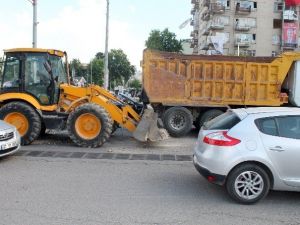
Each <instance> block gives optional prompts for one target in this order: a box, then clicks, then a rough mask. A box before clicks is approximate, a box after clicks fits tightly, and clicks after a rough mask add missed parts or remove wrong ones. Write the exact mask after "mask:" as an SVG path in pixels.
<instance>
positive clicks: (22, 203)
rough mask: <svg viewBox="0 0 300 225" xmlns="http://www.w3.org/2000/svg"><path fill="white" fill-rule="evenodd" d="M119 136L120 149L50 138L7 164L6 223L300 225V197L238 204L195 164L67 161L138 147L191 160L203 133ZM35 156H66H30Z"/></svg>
mask: <svg viewBox="0 0 300 225" xmlns="http://www.w3.org/2000/svg"><path fill="white" fill-rule="evenodd" d="M115 138H116V139H118V138H119V139H120V140H119V139H118V141H117V140H115ZM115 138H114V137H113V138H112V140H111V142H112V143H114V144H118V143H119V144H120V145H119V146H118V147H117V146H114V147H113V146H111V144H112V143H108V144H107V145H106V147H104V148H101V149H80V148H77V147H74V146H72V145H71V146H69V144H64V143H60V141H57V142H55V141H54V139H52V138H50V139H51V141H49V137H48V139H45V140H43V141H49V142H48V143H49V144H47V143H42V142H43V141H40V142H36V143H34V145H31V146H27V147H24V148H23V150H22V151H23V153H24V154H20V155H16V156H12V157H7V158H4V159H2V160H0V171H1V176H0V202H1V204H0V218H1V220H0V224H3V225H4V224H5V225H27V224H28V225H35V224H36V225H42V224H47V225H48V224H51V225H52V224H57V225H65V224H70V225H77V224H78V225H79V224H83V225H94V224H105V225H106V224H107V225H115V224H116V225H118V224H126V225H127V224H128V225H140V224H143V225H144V224H146V225H148V224H151V225H154V224H157V225H175V224H187V225H189V224H193V225H194V224H195V225H197V224H201V225H202V224H203V225H206V224H212V225H215V224H264V225H265V224H288V225H296V224H300V193H292V192H271V193H270V194H269V196H268V197H267V198H266V199H264V200H263V201H261V202H259V203H258V204H256V205H251V206H244V205H238V204H236V203H234V202H232V201H231V200H230V199H229V198H228V196H227V194H226V192H225V190H224V189H223V188H222V187H219V186H215V185H212V184H209V183H208V182H207V181H206V180H204V179H203V178H202V177H201V176H200V175H199V174H198V173H197V172H196V170H195V169H194V167H193V165H192V163H191V162H190V161H188V160H185V161H178V160H162V158H160V160H151V159H150V160H148V159H147V157H146V158H143V159H142V160H132V159H131V158H128V159H126V160H124V159H118V158H116V157H113V158H111V159H102V158H95V159H93V158H88V157H87V158H86V157H82V158H75V157H59V153H60V152H68V153H74V152H86V153H87V154H89V153H90V151H93V152H94V153H101V154H102V153H104V152H109V153H114V152H115V153H116V154H123V153H124V152H128V151H129V150H130V149H131V150H132V151H133V153H132V155H138V154H142V153H143V154H145V153H146V154H149V155H150V154H158V152H159V151H162V152H163V153H161V154H169V155H172V154H174V155H180V152H179V149H180V146H181V151H182V152H183V153H182V154H184V155H188V154H189V152H191V150H190V148H191V147H192V146H193V144H190V145H187V144H188V143H190V142H192V141H194V139H195V136H194V135H191V136H190V137H186V138H182V139H176V140H170V144H172V145H171V147H169V148H168V147H167V146H165V144H162V143H161V144H157V145H155V146H150V150H149V149H148V147H146V148H143V147H141V146H140V145H139V144H137V143H135V141H133V140H131V139H130V140H129V141H128V137H126V136H122V137H120V136H118V135H117V137H115ZM123 139H124V140H123ZM126 140H127V141H126ZM53 143H55V144H53ZM122 143H123V145H122ZM175 143H177V144H178V146H176V144H175ZM124 146H126V147H124ZM161 146H162V147H161ZM118 148H119V149H121V150H118ZM123 148H125V149H123ZM127 148H128V149H127ZM26 151H27V152H26ZM32 151H45V152H51V151H54V152H58V153H56V154H58V155H52V156H49V157H47V156H45V155H44V156H43V155H42V156H39V155H35V154H33V155H30V152H32ZM61 156H63V154H61Z"/></svg>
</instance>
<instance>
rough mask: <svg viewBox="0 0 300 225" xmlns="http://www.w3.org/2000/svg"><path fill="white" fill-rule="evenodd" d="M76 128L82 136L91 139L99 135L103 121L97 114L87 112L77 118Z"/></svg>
mask: <svg viewBox="0 0 300 225" xmlns="http://www.w3.org/2000/svg"><path fill="white" fill-rule="evenodd" d="M75 129H76V132H77V134H78V135H79V136H80V137H81V138H83V139H86V140H91V139H94V138H95V137H97V136H98V135H99V133H100V131H101V122H100V120H99V118H98V117H96V116H95V115H93V114H91V113H85V114H82V115H80V116H79V117H78V118H77V120H76V122H75Z"/></svg>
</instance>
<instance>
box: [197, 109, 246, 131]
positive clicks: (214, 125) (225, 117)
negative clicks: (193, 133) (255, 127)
mask: <svg viewBox="0 0 300 225" xmlns="http://www.w3.org/2000/svg"><path fill="white" fill-rule="evenodd" d="M240 121H241V119H240V118H239V117H238V116H237V115H236V114H235V113H233V112H232V111H227V112H226V113H223V114H222V115H220V116H218V117H216V118H214V119H212V120H210V121H208V122H206V123H205V124H204V125H203V129H204V130H229V129H231V128H232V127H234V126H235V125H236V124H238V123H239V122H240Z"/></svg>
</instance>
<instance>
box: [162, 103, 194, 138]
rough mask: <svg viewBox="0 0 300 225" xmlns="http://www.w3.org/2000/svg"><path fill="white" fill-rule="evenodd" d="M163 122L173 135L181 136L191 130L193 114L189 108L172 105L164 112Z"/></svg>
mask: <svg viewBox="0 0 300 225" xmlns="http://www.w3.org/2000/svg"><path fill="white" fill-rule="evenodd" d="M163 123H164V126H165V128H166V130H167V131H168V133H169V134H170V135H171V136H173V137H181V136H184V135H186V134H187V133H188V132H190V131H191V129H192V124H193V116H192V113H191V112H190V111H189V110H188V109H187V108H184V107H172V108H169V109H168V110H167V111H166V112H165V113H164V115H163Z"/></svg>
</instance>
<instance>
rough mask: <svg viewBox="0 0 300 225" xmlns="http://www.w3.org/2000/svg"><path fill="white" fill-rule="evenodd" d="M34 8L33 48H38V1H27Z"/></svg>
mask: <svg viewBox="0 0 300 225" xmlns="http://www.w3.org/2000/svg"><path fill="white" fill-rule="evenodd" d="M27 1H29V2H30V3H31V4H32V6H33V27H32V47H33V48H36V47H37V25H38V22H37V0H27Z"/></svg>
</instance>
